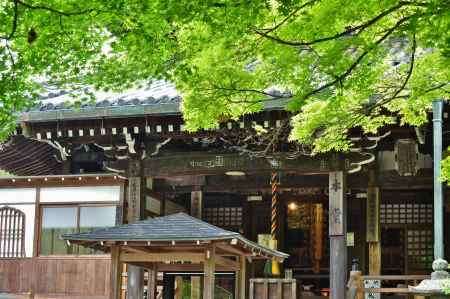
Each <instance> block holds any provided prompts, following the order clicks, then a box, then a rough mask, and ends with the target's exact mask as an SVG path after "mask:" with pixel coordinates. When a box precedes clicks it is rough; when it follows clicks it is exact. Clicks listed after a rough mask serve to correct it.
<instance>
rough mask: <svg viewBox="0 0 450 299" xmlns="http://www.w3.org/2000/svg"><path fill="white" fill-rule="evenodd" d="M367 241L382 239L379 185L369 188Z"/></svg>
mask: <svg viewBox="0 0 450 299" xmlns="http://www.w3.org/2000/svg"><path fill="white" fill-rule="evenodd" d="M366 219H367V226H366V241H367V242H379V241H380V192H379V189H378V187H369V188H368V189H367V217H366Z"/></svg>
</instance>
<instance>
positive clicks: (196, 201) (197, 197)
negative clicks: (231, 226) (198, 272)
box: [191, 190, 203, 299]
mask: <svg viewBox="0 0 450 299" xmlns="http://www.w3.org/2000/svg"><path fill="white" fill-rule="evenodd" d="M191 216H192V217H195V218H198V219H202V216H203V192H202V191H201V190H195V191H192V192H191ZM201 285H202V284H201V278H200V277H198V276H192V277H191V299H200V298H201Z"/></svg>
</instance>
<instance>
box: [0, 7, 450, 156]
mask: <svg viewBox="0 0 450 299" xmlns="http://www.w3.org/2000/svg"><path fill="white" fill-rule="evenodd" d="M0 7H1V10H0V95H1V99H2V100H1V101H2V102H1V106H0V121H1V128H2V131H1V134H2V136H6V135H7V133H8V132H9V131H11V129H12V128H13V127H14V116H13V113H12V112H14V111H18V110H21V109H23V108H25V107H26V106H27V105H30V103H31V102H32V99H33V98H36V95H37V94H38V93H39V84H37V83H36V81H37V80H45V81H47V82H50V83H52V84H57V85H60V86H64V87H67V85H70V87H71V88H80V87H81V86H85V85H86V84H87V85H91V86H95V87H96V88H99V89H120V88H124V87H129V86H131V85H133V84H135V83H136V82H138V81H139V82H145V80H150V79H151V78H161V77H162V78H166V79H168V80H171V81H173V82H175V83H176V84H177V88H178V89H179V90H180V91H181V92H182V94H183V98H184V100H183V109H184V118H185V120H186V122H187V128H189V129H191V130H195V129H198V128H214V127H216V126H217V123H218V120H223V119H233V118H237V117H239V116H241V115H242V114H245V113H251V112H255V111H258V110H260V109H262V107H263V104H264V102H265V101H267V100H269V99H273V98H287V99H286V101H287V102H288V104H287V106H286V109H288V110H289V111H291V112H292V114H293V117H292V127H293V129H292V133H291V138H292V139H293V140H297V141H299V142H301V143H303V144H307V145H310V146H311V148H312V149H313V151H314V152H322V151H329V150H347V149H349V147H350V145H351V143H350V141H349V140H348V139H347V133H348V130H349V129H350V128H353V127H358V128H361V129H362V130H363V131H364V132H366V133H375V132H376V131H377V130H378V129H379V128H380V127H382V126H385V125H387V124H392V123H400V124H410V125H417V126H418V125H421V124H423V123H424V122H426V121H427V112H428V111H429V109H430V107H431V101H432V100H433V99H441V98H448V95H449V88H450V87H449V78H450V74H449V72H450V70H449V67H448V66H449V61H450V47H449V44H450V33H449V32H450V1H449V0H410V1H399V0H352V1H346V0H322V1H320V0H309V1H308V0H303V1H300V0H265V1H263V0H261V1H257V0H205V1H191V0H176V1H175V0H151V1H150V0H147V1H142V0H108V1H105V0H90V1H86V0H64V1H63V0H45V1H44V0H0ZM398 62H400V63H398ZM274 89H277V90H279V91H281V92H277V93H273V92H272V90H274Z"/></svg>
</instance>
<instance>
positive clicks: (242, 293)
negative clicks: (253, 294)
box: [234, 256, 247, 299]
mask: <svg viewBox="0 0 450 299" xmlns="http://www.w3.org/2000/svg"><path fill="white" fill-rule="evenodd" d="M238 259H239V265H240V267H239V271H236V280H235V292H234V294H235V295H234V298H236V299H245V298H247V297H246V290H247V284H246V277H245V275H246V267H247V262H246V260H245V256H240V257H238Z"/></svg>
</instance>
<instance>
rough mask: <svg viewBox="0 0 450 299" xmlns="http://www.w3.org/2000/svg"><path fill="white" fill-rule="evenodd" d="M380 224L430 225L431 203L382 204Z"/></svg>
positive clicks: (431, 219) (431, 220)
mask: <svg viewBox="0 0 450 299" xmlns="http://www.w3.org/2000/svg"><path fill="white" fill-rule="evenodd" d="M380 221H381V223H382V224H432V223H433V204H431V203H382V204H381V206H380Z"/></svg>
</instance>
